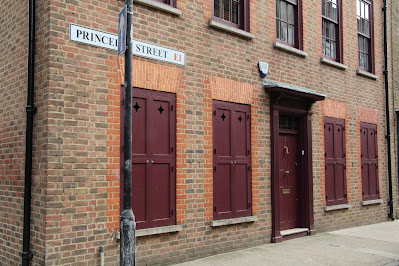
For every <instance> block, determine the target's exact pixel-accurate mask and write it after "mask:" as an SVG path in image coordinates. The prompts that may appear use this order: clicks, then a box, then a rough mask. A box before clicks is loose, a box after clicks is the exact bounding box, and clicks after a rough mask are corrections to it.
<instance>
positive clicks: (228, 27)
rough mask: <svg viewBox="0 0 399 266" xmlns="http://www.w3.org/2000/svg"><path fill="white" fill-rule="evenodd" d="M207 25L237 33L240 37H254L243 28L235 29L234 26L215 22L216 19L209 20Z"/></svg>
mask: <svg viewBox="0 0 399 266" xmlns="http://www.w3.org/2000/svg"><path fill="white" fill-rule="evenodd" d="M209 26H210V27H213V28H217V29H220V30H224V31H228V32H230V33H234V34H236V35H239V36H241V37H245V38H247V39H251V40H252V39H254V38H255V36H254V35H253V34H252V33H249V32H246V31H244V30H240V29H236V28H233V27H230V26H227V25H224V24H223V23H220V22H217V21H214V20H210V21H209Z"/></svg>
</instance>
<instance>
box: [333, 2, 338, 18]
mask: <svg viewBox="0 0 399 266" xmlns="http://www.w3.org/2000/svg"><path fill="white" fill-rule="evenodd" d="M331 18H332V19H333V20H335V21H338V7H337V5H334V4H333V5H332V16H331Z"/></svg>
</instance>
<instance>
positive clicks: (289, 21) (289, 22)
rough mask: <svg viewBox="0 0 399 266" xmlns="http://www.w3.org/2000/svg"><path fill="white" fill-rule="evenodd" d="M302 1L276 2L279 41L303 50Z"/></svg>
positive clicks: (281, 0) (282, 0)
mask: <svg viewBox="0 0 399 266" xmlns="http://www.w3.org/2000/svg"><path fill="white" fill-rule="evenodd" d="M300 4H301V3H300V0H277V1H276V35H277V39H278V40H280V41H282V42H284V43H286V44H288V45H290V46H293V47H295V48H298V49H301V48H302V47H301V46H302V40H301V23H300V21H301V19H300V15H301V12H300V9H301V6H300Z"/></svg>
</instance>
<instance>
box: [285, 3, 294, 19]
mask: <svg viewBox="0 0 399 266" xmlns="http://www.w3.org/2000/svg"><path fill="white" fill-rule="evenodd" d="M287 7H288V23H290V24H294V19H295V17H294V6H293V5H290V4H287Z"/></svg>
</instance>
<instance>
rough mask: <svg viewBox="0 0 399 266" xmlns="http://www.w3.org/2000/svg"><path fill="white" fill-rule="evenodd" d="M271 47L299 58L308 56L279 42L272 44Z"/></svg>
mask: <svg viewBox="0 0 399 266" xmlns="http://www.w3.org/2000/svg"><path fill="white" fill-rule="evenodd" d="M273 47H274V48H275V49H279V50H282V51H284V52H287V53H291V54H294V55H297V56H301V57H307V56H308V53H306V52H304V51H302V50H299V49H297V48H294V47H291V46H288V45H285V44H282V43H280V42H274V43H273Z"/></svg>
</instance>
